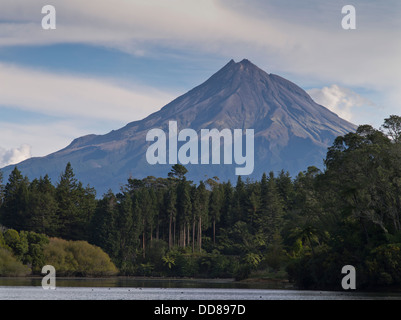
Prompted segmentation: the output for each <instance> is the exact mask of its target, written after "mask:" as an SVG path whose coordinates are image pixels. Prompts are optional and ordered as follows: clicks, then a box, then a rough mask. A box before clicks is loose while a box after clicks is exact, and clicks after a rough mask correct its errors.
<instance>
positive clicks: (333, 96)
mask: <svg viewBox="0 0 401 320" xmlns="http://www.w3.org/2000/svg"><path fill="white" fill-rule="evenodd" d="M307 92H308V94H309V95H310V96H311V97H312V99H313V100H315V102H317V103H318V104H320V105H322V106H325V107H326V108H328V109H330V110H331V111H333V112H334V113H336V114H337V115H338V116H339V117H340V118H343V119H345V120H348V121H349V122H352V123H356V124H364V123H368V122H366V120H367V118H366V115H367V114H369V115H370V116H372V114H370V113H372V112H377V111H381V110H382V108H381V107H380V106H378V105H376V104H375V103H373V102H372V101H371V100H369V99H367V98H365V97H363V96H361V95H360V94H358V93H356V92H355V91H353V90H351V89H348V88H344V87H341V86H338V85H336V84H332V85H331V86H326V87H323V88H313V89H309V90H307ZM379 120H380V121H381V120H382V119H379Z"/></svg>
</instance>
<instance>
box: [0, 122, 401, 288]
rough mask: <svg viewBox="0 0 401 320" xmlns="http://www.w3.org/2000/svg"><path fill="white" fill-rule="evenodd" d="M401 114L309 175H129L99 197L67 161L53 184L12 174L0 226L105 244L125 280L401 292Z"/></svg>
mask: <svg viewBox="0 0 401 320" xmlns="http://www.w3.org/2000/svg"><path fill="white" fill-rule="evenodd" d="M400 156H401V118H400V117H398V116H390V117H389V118H387V119H385V123H384V125H383V126H382V128H381V130H377V129H374V128H372V127H371V126H368V125H364V126H360V127H359V128H358V129H357V131H356V132H355V133H348V134H346V135H344V136H341V137H338V138H337V139H336V140H335V142H334V144H333V146H332V147H330V148H329V150H328V153H327V156H326V159H325V171H324V172H321V171H320V170H319V169H317V168H315V167H309V168H308V169H307V170H306V171H304V172H301V173H299V174H298V175H297V176H296V177H295V178H292V177H290V175H289V174H288V173H286V172H285V171H281V172H279V173H277V174H274V173H273V172H270V173H269V174H264V175H263V176H262V177H261V178H260V180H258V181H251V180H243V178H241V177H238V180H237V181H236V184H235V185H232V184H231V182H220V181H219V179H218V178H217V177H214V178H210V179H207V180H206V181H201V182H199V183H198V184H195V183H193V182H191V181H189V180H187V179H186V176H185V175H186V173H187V169H186V168H185V167H184V166H182V165H179V164H178V165H174V166H173V167H172V170H171V172H170V173H169V175H168V177H166V178H155V177H147V178H144V179H135V178H129V179H128V183H127V184H126V186H125V187H124V188H122V190H121V191H120V192H119V193H118V194H114V193H113V192H112V191H109V192H108V193H106V194H104V195H103V196H102V197H101V198H100V199H96V193H95V190H94V189H93V188H90V187H89V186H88V187H83V186H82V184H81V183H80V182H79V181H77V180H76V178H75V176H74V173H73V170H72V167H71V165H70V164H67V166H66V169H65V171H64V172H63V173H62V174H61V176H60V178H59V181H58V182H57V184H56V185H53V184H52V183H51V181H50V180H49V178H48V177H47V176H45V177H44V178H40V179H35V180H33V181H32V182H30V181H29V180H28V179H27V178H26V177H23V176H22V174H21V172H19V171H18V169H17V168H15V169H14V171H13V172H12V173H11V174H10V176H9V179H8V182H7V183H6V184H5V185H4V183H0V195H1V196H0V199H1V200H0V201H1V203H0V222H1V224H2V225H3V226H5V227H7V228H13V229H16V230H17V231H21V230H27V231H30V232H35V233H42V234H46V235H48V236H51V237H60V238H63V239H66V240H85V241H88V242H89V243H91V244H94V245H96V246H99V247H100V248H102V249H103V250H104V251H105V252H106V253H107V254H108V255H109V256H110V258H111V259H112V261H113V262H114V264H115V265H116V266H117V268H118V269H119V272H120V274H126V275H172V276H198V277H199V276H207V277H233V276H235V277H236V278H244V277H247V276H249V274H250V273H251V272H252V273H253V274H256V275H259V276H266V275H268V274H269V275H272V274H275V275H276V276H277V275H282V276H288V277H289V278H290V280H293V281H294V282H295V283H296V284H297V285H298V286H300V287H303V288H340V285H341V278H342V277H343V275H342V274H341V268H342V266H344V265H348V264H351V265H353V266H355V268H356V270H357V285H358V287H364V286H365V287H366V286H369V285H370V286H378V285H395V284H398V285H399V284H401V221H400V219H401V218H400V215H401V192H400V191H401V190H400V189H401V157H400Z"/></svg>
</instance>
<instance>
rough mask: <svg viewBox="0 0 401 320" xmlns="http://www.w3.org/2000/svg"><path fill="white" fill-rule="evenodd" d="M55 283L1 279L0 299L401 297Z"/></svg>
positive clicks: (222, 286) (195, 284)
mask: <svg viewBox="0 0 401 320" xmlns="http://www.w3.org/2000/svg"><path fill="white" fill-rule="evenodd" d="M56 286H57V288H56V290H44V289H43V288H42V287H41V279H40V278H39V279H38V278H37V279H29V278H19V279H18V278H14V279H13V278H0V300H369V299H374V300H379V299H380V300H401V292H390V293H389V292H381V293H366V292H348V291H344V292H342V291H341V292H333V291H303V290H293V289H285V288H280V289H278V288H271V284H269V285H267V284H265V283H264V284H263V283H238V282H235V281H229V280H174V279H166V280H159V279H130V278H128V279H124V278H118V279H57V281H56ZM263 286H264V287H265V288H263ZM281 286H282V287H284V286H285V285H284V284H281Z"/></svg>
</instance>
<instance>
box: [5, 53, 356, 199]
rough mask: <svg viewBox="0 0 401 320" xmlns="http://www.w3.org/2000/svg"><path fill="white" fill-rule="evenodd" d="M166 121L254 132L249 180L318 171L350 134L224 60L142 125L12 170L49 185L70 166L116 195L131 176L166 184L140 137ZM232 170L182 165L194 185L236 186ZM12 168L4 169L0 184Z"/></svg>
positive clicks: (312, 106)
mask: <svg viewBox="0 0 401 320" xmlns="http://www.w3.org/2000/svg"><path fill="white" fill-rule="evenodd" d="M133 103H135V102H134V101H133ZM127 117H129V115H127ZM169 121H175V122H176V123H177V126H178V131H180V130H182V129H185V128H190V129H193V130H195V131H196V132H200V131H201V130H202V129H214V128H216V129H218V130H222V129H225V128H228V129H230V130H234V129H243V130H244V131H245V129H253V130H254V159H255V164H254V170H253V173H252V175H251V176H250V177H251V178H256V179H260V177H261V175H262V173H263V172H269V171H275V172H277V171H279V170H281V169H284V170H285V171H289V172H290V173H291V174H292V175H296V174H297V173H298V172H299V171H302V170H306V168H307V167H308V166H310V165H315V166H317V167H320V168H321V167H322V165H323V159H324V157H325V155H326V152H327V147H328V146H330V145H331V144H332V142H333V141H334V139H335V137H337V136H339V135H344V134H345V133H347V132H350V131H354V130H355V129H356V126H355V125H353V124H351V123H349V122H347V121H345V120H343V119H341V118H339V117H338V116H337V115H336V114H334V113H333V112H331V111H329V110H328V109H327V108H325V107H323V106H321V105H319V104H317V103H315V102H314V101H313V100H312V98H311V97H310V96H309V95H308V94H307V93H306V92H305V91H304V90H303V89H301V88H300V87H298V86H297V85H295V84H294V83H292V82H290V81H288V80H286V79H284V78H282V77H280V76H278V75H274V74H268V73H266V72H265V71H263V70H261V69H260V68H258V67H257V66H255V65H254V64H253V63H251V62H250V61H249V60H247V59H244V60H242V61H240V62H238V63H236V62H234V60H231V61H230V62H228V63H227V64H226V65H225V66H224V67H223V68H222V69H220V70H219V71H218V72H217V73H215V74H214V75H212V76H211V77H210V78H209V79H208V80H206V81H205V82H204V83H202V84H201V85H199V86H197V87H195V88H194V89H192V90H190V91H189V92H187V93H185V94H184V95H182V96H180V97H178V98H176V99H175V100H173V101H172V102H170V103H169V104H167V105H166V106H164V107H163V108H162V109H160V110H159V111H157V112H155V113H153V114H151V115H149V116H148V117H146V118H145V119H143V120H139V121H134V122H131V123H128V124H127V125H126V126H125V127H123V128H121V129H118V130H113V131H111V132H109V133H108V134H105V135H87V136H84V137H81V138H78V139H75V140H74V141H72V143H71V144H70V145H69V146H67V147H66V148H64V149H62V150H60V151H57V152H55V153H52V154H50V155H48V156H45V157H40V158H31V159H27V160H25V161H23V162H21V163H19V164H18V165H17V166H18V168H19V170H21V171H22V173H23V174H26V175H27V176H28V177H29V178H34V177H39V176H44V175H45V174H46V173H47V174H49V176H50V177H51V178H52V180H53V182H55V181H57V179H58V177H59V175H60V173H61V172H62V171H63V170H64V168H65V166H66V164H67V162H71V164H72V166H73V168H74V172H75V173H76V176H77V178H78V179H80V180H81V181H82V182H83V183H89V184H90V185H91V186H93V187H95V188H96V189H97V191H98V192H100V193H101V192H105V191H107V189H109V188H112V189H113V191H118V189H119V186H121V185H123V184H125V183H126V181H127V178H128V177H130V176H132V177H135V178H143V177H146V176H149V175H152V176H156V177H158V176H161V177H166V176H167V173H168V172H169V171H170V169H171V164H155V165H151V164H149V163H148V162H147V160H146V156H145V154H146V151H147V149H148V147H149V146H150V145H151V142H149V141H146V135H147V133H148V131H149V130H151V129H153V128H159V129H161V130H163V131H164V132H168V130H169ZM167 137H168V136H167ZM210 163H212V162H210ZM233 166H235V164H233V165H228V164H210V165H205V164H204V165H201V164H189V165H186V167H187V169H188V170H189V172H188V175H187V176H188V178H189V179H191V180H194V181H199V180H204V179H205V178H207V177H213V176H218V177H219V178H220V180H223V181H224V180H228V179H230V180H231V181H232V182H235V181H236V179H237V177H236V176H235V170H234V169H233ZM13 168H14V166H9V167H6V168H4V169H3V172H4V173H5V178H6V177H7V174H9V172H11V170H12V169H13Z"/></svg>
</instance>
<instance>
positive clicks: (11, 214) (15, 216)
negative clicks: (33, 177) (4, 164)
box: [0, 167, 29, 231]
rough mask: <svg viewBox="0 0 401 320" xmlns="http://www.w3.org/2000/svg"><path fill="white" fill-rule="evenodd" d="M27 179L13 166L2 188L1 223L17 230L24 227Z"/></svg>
mask: <svg viewBox="0 0 401 320" xmlns="http://www.w3.org/2000/svg"><path fill="white" fill-rule="evenodd" d="M28 187H29V180H28V178H26V177H23V176H22V174H21V172H20V171H19V170H18V169H17V167H15V168H14V170H13V171H12V172H11V174H10V176H9V179H8V182H7V184H6V186H5V188H4V201H3V205H2V206H1V208H0V209H1V215H0V216H1V223H2V224H3V225H4V226H6V227H8V228H13V229H16V230H17V231H19V230H24V229H26V222H27V220H28V219H27V211H28V207H29V202H28Z"/></svg>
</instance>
